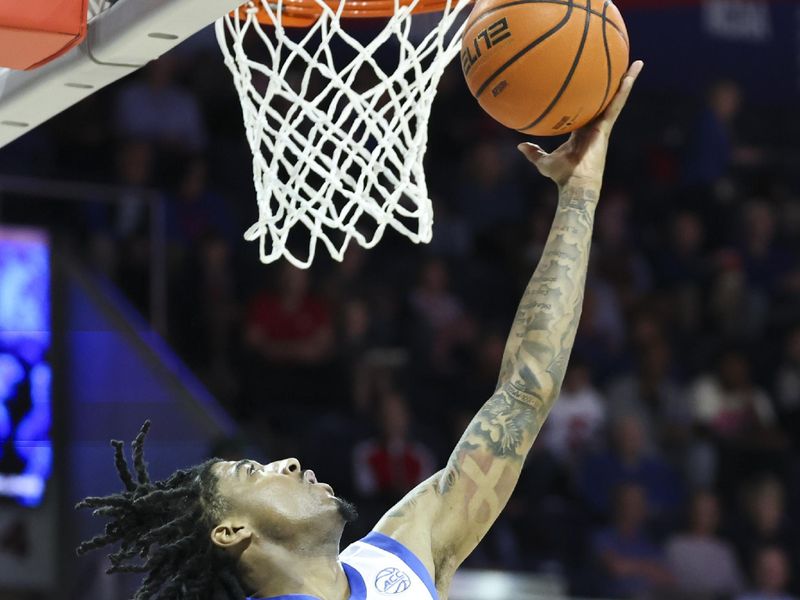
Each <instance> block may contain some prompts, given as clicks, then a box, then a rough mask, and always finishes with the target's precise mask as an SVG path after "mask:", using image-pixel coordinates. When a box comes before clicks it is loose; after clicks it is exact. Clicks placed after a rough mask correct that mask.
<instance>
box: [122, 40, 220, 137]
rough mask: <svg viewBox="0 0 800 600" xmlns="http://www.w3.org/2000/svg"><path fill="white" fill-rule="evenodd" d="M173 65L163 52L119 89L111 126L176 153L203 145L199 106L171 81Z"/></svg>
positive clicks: (171, 57) (203, 131)
mask: <svg viewBox="0 0 800 600" xmlns="http://www.w3.org/2000/svg"><path fill="white" fill-rule="evenodd" d="M177 67H178V64H177V61H176V59H175V57H174V56H173V55H170V54H165V55H164V56H162V57H161V58H159V59H158V60H154V61H153V62H151V63H149V64H148V65H147V67H145V69H144V71H143V77H141V78H139V79H136V80H134V81H132V82H131V83H128V84H127V85H126V86H125V87H123V88H122V89H121V90H120V92H119V93H118V95H117V101H116V107H115V118H114V121H115V124H114V125H115V129H116V131H117V133H118V134H119V135H120V136H121V137H123V138H134V139H143V140H148V141H151V142H155V143H157V144H159V145H162V146H164V147H165V148H167V149H170V150H175V151H179V152H195V151H198V150H202V149H203V148H204V147H205V145H206V142H207V140H206V130H205V124H204V123H203V117H202V115H201V114H200V106H199V104H198V102H197V99H196V98H195V97H194V96H192V95H191V94H190V93H189V92H187V91H186V90H184V89H182V88H181V87H180V86H178V85H177V84H176V83H175V80H174V77H175V71H176V69H177Z"/></svg>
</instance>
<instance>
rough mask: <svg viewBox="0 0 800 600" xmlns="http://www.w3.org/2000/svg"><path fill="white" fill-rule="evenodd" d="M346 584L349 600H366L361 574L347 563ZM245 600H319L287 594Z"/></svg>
mask: <svg viewBox="0 0 800 600" xmlns="http://www.w3.org/2000/svg"><path fill="white" fill-rule="evenodd" d="M342 567H344V574H345V575H347V582H348V583H349V584H350V600H367V586H366V584H365V583H364V578H363V577H362V576H361V573H359V572H358V571H356V570H355V569H354V568H353V567H351V566H350V565H348V564H347V563H342ZM247 600H319V598H317V597H316V596H308V595H306V594H287V595H284V596H271V597H269V598H248V599H247Z"/></svg>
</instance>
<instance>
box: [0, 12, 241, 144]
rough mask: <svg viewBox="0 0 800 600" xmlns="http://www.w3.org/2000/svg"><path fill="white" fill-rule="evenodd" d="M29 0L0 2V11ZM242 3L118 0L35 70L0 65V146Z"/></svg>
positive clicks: (157, 55)
mask: <svg viewBox="0 0 800 600" xmlns="http://www.w3.org/2000/svg"><path fill="white" fill-rule="evenodd" d="M30 1H31V0H0V7H2V9H0V10H6V11H11V8H10V7H11V6H12V5H17V6H18V5H19V4H21V3H23V2H30ZM65 1H66V0H34V2H35V3H41V4H47V5H49V4H52V5H55V4H57V3H61V2H65ZM241 2H242V0H119V1H118V2H117V3H116V4H114V5H113V6H112V7H111V8H109V9H108V10H106V11H104V12H101V13H100V14H99V15H97V16H96V17H94V18H93V19H91V20H90V21H89V23H88V27H87V33H86V36H85V37H84V39H83V41H82V42H81V43H79V44H77V45H75V46H73V47H72V48H71V49H69V50H68V51H66V52H65V53H64V54H62V55H61V56H60V57H58V58H56V59H54V60H50V61H49V62H48V63H46V64H44V65H43V66H41V67H39V68H36V69H34V70H29V71H17V70H10V69H6V70H3V69H0V147H2V146H5V145H6V144H9V143H10V142H12V141H14V140H15V139H17V138H18V137H19V136H21V135H23V134H25V133H26V132H27V131H30V130H31V129H33V128H34V127H36V126H38V125H40V124H41V123H44V122H45V121H47V120H48V119H50V118H51V117H53V116H55V115H57V114H58V113H60V112H61V111H63V110H65V109H67V108H69V107H70V106H72V105H73V104H75V103H77V102H79V101H80V100H82V99H83V98H86V97H87V96H89V95H90V94H93V93H94V92H96V91H97V90H99V89H101V88H103V87H105V86H107V85H108V84H110V83H113V82H114V81H117V80H118V79H121V78H122V77H124V76H125V75H128V74H129V73H132V72H134V71H136V70H137V69H139V68H141V67H143V66H144V65H146V64H147V63H148V62H150V61H151V60H154V59H156V58H158V57H159V56H161V55H162V54H164V53H165V52H167V51H168V50H170V49H172V48H173V47H175V46H177V45H178V44H179V43H181V42H182V41H183V40H185V39H186V38H188V37H189V36H191V35H193V34H194V33H196V32H198V31H200V30H201V29H203V28H204V27H207V26H208V25H210V24H211V23H213V22H214V21H216V20H217V19H219V18H220V17H222V16H223V15H225V14H227V13H229V12H230V11H232V10H234V9H236V8H237V7H238V6H239V5H240V4H241ZM3 35H4V33H3V32H0V37H2V36H3Z"/></svg>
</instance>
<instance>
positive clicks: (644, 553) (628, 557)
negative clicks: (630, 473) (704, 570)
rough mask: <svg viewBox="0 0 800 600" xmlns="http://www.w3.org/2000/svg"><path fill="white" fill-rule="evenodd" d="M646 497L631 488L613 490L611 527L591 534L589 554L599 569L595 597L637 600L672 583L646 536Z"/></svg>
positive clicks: (632, 486) (658, 551)
mask: <svg viewBox="0 0 800 600" xmlns="http://www.w3.org/2000/svg"><path fill="white" fill-rule="evenodd" d="M647 512H648V508H647V497H646V494H645V491H644V490H643V489H642V488H641V487H639V486H637V485H634V484H623V485H621V486H619V487H618V488H617V489H616V490H615V502H614V517H613V523H612V525H611V526H610V527H608V528H606V529H601V530H600V531H598V532H597V533H595V534H594V536H593V539H592V552H593V555H594V558H595V560H596V561H597V563H598V565H599V567H600V569H601V573H602V575H601V577H602V579H601V581H600V582H598V583H599V585H598V589H597V593H599V594H606V595H608V596H610V597H613V598H640V597H642V596H643V595H645V594H647V593H648V592H653V591H655V590H658V589H659V588H663V587H666V586H668V585H670V584H671V583H672V575H671V574H670V572H669V570H668V568H667V565H666V562H665V560H664V553H663V552H662V550H661V548H659V547H658V545H656V543H655V542H653V540H652V539H651V538H650V536H649V535H648V533H647V531H646V528H645V523H646V521H647Z"/></svg>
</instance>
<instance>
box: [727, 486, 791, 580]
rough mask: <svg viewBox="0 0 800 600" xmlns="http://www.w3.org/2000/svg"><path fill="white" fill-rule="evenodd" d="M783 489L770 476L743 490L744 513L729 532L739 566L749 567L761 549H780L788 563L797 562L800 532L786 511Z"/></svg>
mask: <svg viewBox="0 0 800 600" xmlns="http://www.w3.org/2000/svg"><path fill="white" fill-rule="evenodd" d="M785 495H786V494H785V491H784V486H783V485H782V484H781V482H780V481H779V480H777V479H775V478H773V477H766V478H762V479H760V480H758V481H757V482H756V483H755V484H754V485H751V486H749V488H747V489H746V491H745V496H744V501H745V506H744V514H743V515H742V516H741V518H739V519H737V521H736V526H735V527H734V529H733V533H734V540H735V543H736V548H737V551H738V553H739V558H740V561H741V564H743V565H753V564H754V563H755V561H756V560H757V557H756V552H757V550H758V549H759V548H762V547H764V546H772V547H776V548H780V549H781V550H782V551H783V552H784V553H785V554H786V556H788V557H790V560H791V561H792V562H795V563H796V562H797V561H798V560H799V559H800V531H798V528H797V526H796V524H795V523H794V522H793V521H792V520H791V518H790V516H789V515H788V514H787V511H786V500H785Z"/></svg>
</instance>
